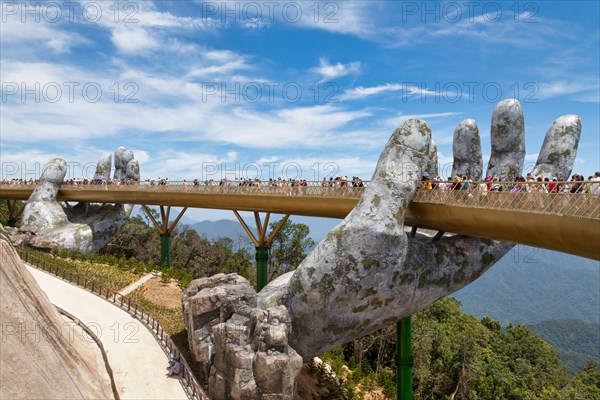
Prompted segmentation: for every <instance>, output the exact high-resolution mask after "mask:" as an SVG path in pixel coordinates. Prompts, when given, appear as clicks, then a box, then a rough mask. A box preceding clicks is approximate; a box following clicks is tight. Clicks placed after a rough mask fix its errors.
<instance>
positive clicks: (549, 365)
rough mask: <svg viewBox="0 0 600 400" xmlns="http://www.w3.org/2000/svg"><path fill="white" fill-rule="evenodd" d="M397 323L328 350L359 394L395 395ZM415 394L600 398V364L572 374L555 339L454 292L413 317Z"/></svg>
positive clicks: (330, 358)
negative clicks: (475, 312)
mask: <svg viewBox="0 0 600 400" xmlns="http://www.w3.org/2000/svg"><path fill="white" fill-rule="evenodd" d="M394 328H395V327H390V328H388V329H384V330H382V331H379V332H376V333H374V334H372V335H368V336H366V337H364V338H362V339H359V340H356V341H354V342H352V343H348V344H346V345H344V346H341V347H338V348H336V349H334V350H332V351H330V352H328V353H326V354H325V355H324V356H323V357H322V358H323V359H324V360H325V361H327V362H328V363H329V364H330V365H331V366H332V367H333V369H334V370H335V372H336V373H337V374H338V376H340V377H343V378H344V381H345V384H346V386H347V389H348V390H349V392H350V393H352V394H353V396H354V398H355V399H360V398H363V396H364V395H365V393H366V392H368V391H371V390H374V389H376V388H379V389H382V391H383V393H384V394H385V397H386V398H389V399H392V398H394V396H395V378H394V377H395V365H394V351H395V344H396V343H395V332H394ZM413 352H414V361H415V364H414V367H413V388H414V398H415V399H515V400H516V399H540V400H542V399H544V400H545V399H565V400H567V399H569V400H572V399H600V370H598V366H597V364H589V365H587V366H586V368H587V369H586V370H585V371H583V372H581V373H579V374H577V375H576V376H575V377H574V378H569V376H568V375H567V372H566V370H565V367H564V366H563V365H562V364H561V362H560V359H559V358H558V356H557V354H556V353H555V352H554V350H553V349H552V346H550V345H549V344H548V343H546V342H544V341H543V340H542V339H541V338H540V337H539V336H537V335H536V334H534V333H533V332H531V331H530V330H529V329H528V328H527V327H526V326H525V325H520V324H517V325H508V326H507V327H506V328H505V329H501V326H500V323H498V322H497V321H494V320H492V319H490V318H487V317H486V318H483V319H482V320H478V319H477V318H475V317H474V316H471V315H467V314H464V313H463V312H462V311H461V309H460V303H458V302H457V301H456V300H454V299H452V298H445V299H441V300H439V301H437V302H436V303H434V304H433V305H432V306H430V307H429V308H427V309H425V310H423V311H422V312H420V313H418V314H416V315H415V316H414V317H413Z"/></svg>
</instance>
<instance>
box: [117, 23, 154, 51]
mask: <svg viewBox="0 0 600 400" xmlns="http://www.w3.org/2000/svg"><path fill="white" fill-rule="evenodd" d="M111 40H112V42H113V44H114V45H115V46H116V47H117V49H118V50H119V51H121V52H123V53H128V54H135V53H138V52H142V53H144V52H147V51H149V50H154V49H156V48H158V47H159V46H160V42H159V41H158V40H157V39H155V38H154V37H153V35H152V34H151V33H150V32H149V31H148V30H146V29H144V28H140V27H135V28H121V27H118V28H116V29H114V30H113V31H112V35H111Z"/></svg>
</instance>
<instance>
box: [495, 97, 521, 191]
mask: <svg viewBox="0 0 600 400" xmlns="http://www.w3.org/2000/svg"><path fill="white" fill-rule="evenodd" d="M491 137H492V154H491V156H490V161H489V163H488V168H487V172H486V175H488V176H498V177H499V178H500V180H503V181H514V180H515V178H516V177H518V176H519V175H520V174H521V171H522V169H523V162H524V161H525V120H524V118H523V109H522V108H521V103H519V101H518V100H515V99H509V100H503V101H501V102H500V103H498V105H497V106H496V108H495V109H494V114H493V115H492V132H491Z"/></svg>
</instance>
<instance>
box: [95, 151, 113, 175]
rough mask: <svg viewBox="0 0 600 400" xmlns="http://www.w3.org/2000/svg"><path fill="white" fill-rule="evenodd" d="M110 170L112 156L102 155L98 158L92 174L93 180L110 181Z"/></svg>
mask: <svg viewBox="0 0 600 400" xmlns="http://www.w3.org/2000/svg"><path fill="white" fill-rule="evenodd" d="M111 170H112V154H111V153H104V154H102V155H101V156H100V159H99V160H98V165H97V166H96V173H95V174H94V179H96V178H99V177H102V179H103V180H108V179H110V173H111Z"/></svg>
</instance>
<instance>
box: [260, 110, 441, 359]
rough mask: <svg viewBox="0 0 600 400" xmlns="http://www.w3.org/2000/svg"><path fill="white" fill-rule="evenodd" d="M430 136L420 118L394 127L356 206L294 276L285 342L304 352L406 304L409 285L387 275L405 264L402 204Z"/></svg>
mask: <svg viewBox="0 0 600 400" xmlns="http://www.w3.org/2000/svg"><path fill="white" fill-rule="evenodd" d="M430 143H431V130H430V129H429V126H428V125H427V124H426V123H425V122H423V121H419V120H408V121H406V122H405V123H404V124H403V125H402V126H401V127H400V128H399V129H398V130H396V132H394V134H393V135H392V137H391V139H390V140H389V141H388V143H387V145H386V147H385V149H384V150H383V153H382V154H381V157H380V159H379V162H378V163H377V167H376V170H375V174H374V175H373V179H372V180H371V183H370V184H369V188H368V190H367V191H366V192H365V194H364V195H363V196H362V198H361V200H360V201H359V203H358V205H357V206H356V208H355V209H354V210H352V212H351V213H350V214H349V215H348V217H346V219H345V220H344V221H343V222H342V223H341V224H340V225H338V226H337V227H336V228H334V230H333V231H332V232H331V233H329V235H327V237H326V238H325V239H324V240H323V241H322V242H321V243H319V244H318V245H317V247H316V248H315V250H314V251H313V253H312V254H311V255H309V256H308V257H307V258H306V259H305V260H304V261H303V262H302V263H301V264H300V266H299V267H298V269H297V270H296V271H295V272H294V273H293V275H292V276H291V278H290V280H289V285H288V287H287V293H286V295H285V296H284V298H283V299H282V304H285V306H286V307H287V308H288V310H291V311H292V312H291V316H292V321H293V327H294V329H293V331H292V332H293V333H292V336H290V345H291V346H292V347H293V348H294V350H296V351H298V352H299V353H300V354H301V355H302V356H303V358H304V360H306V361H308V360H310V359H311V358H312V357H313V356H315V355H318V354H321V353H322V352H323V351H326V349H329V348H332V347H335V346H336V345H337V344H342V343H347V342H349V341H351V340H353V339H356V338H357V337H360V336H362V335H364V334H366V333H368V332H365V331H364V330H363V329H364V328H365V327H366V326H367V325H368V326H370V321H378V325H381V323H382V321H381V320H382V319H387V320H388V322H387V324H388V325H389V324H391V323H393V322H395V321H396V320H397V319H395V318H394V317H393V316H392V315H394V313H391V314H388V315H385V314H386V313H387V312H388V311H389V310H390V309H395V308H396V307H398V306H402V308H405V307H406V306H407V305H409V304H410V302H409V301H408V300H409V296H410V292H406V294H405V295H403V294H402V292H398V290H397V289H396V288H395V287H393V286H391V287H390V285H389V284H387V283H388V282H390V281H391V280H392V281H393V280H394V277H395V276H397V275H398V274H401V273H402V271H403V269H404V266H403V260H404V258H405V257H406V249H407V245H406V241H407V238H406V235H405V234H404V230H403V223H404V209H405V208H406V207H407V206H408V203H409V201H410V199H411V198H412V196H413V195H414V192H415V190H416V188H417V187H418V185H419V182H420V179H421V177H422V175H423V172H424V168H425V165H426V162H427V161H428V157H429V146H430ZM259 296H261V295H260V294H259ZM260 303H261V300H259V304H260ZM359 332H361V333H362V334H360V333H359ZM357 335H359V336H357Z"/></svg>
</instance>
